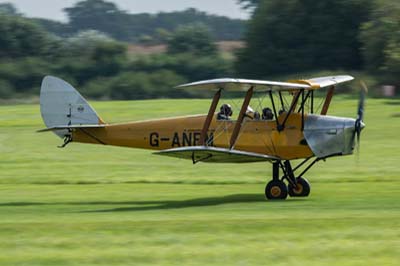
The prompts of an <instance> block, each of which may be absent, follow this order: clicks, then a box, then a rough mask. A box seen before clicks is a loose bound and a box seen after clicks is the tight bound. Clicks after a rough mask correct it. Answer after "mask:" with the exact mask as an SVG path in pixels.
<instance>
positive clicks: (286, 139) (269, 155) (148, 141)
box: [39, 75, 365, 200]
mask: <svg viewBox="0 0 400 266" xmlns="http://www.w3.org/2000/svg"><path fill="white" fill-rule="evenodd" d="M350 80H353V77H351V76H345V75H343V76H332V77H320V78H313V79H309V80H292V81H288V82H275V81H260V80H247V79H230V78H223V79H214V80H206V81H200V82H194V83H189V84H184V85H181V86H178V88H183V89H193V90H194V89H201V90H212V91H215V94H214V97H213V100H212V103H211V106H210V108H209V110H208V114H206V115H193V116H183V117H175V118H167V119H158V120H148V121H139V122H129V123H122V124H108V123H106V122H104V121H103V120H102V119H101V118H100V117H99V116H98V115H97V113H96V112H95V111H94V109H93V108H92V107H91V106H90V105H89V104H88V102H87V101H86V100H85V99H84V98H83V97H82V96H81V95H80V94H79V92H77V91H76V90H75V89H74V88H73V87H72V86H71V85H70V84H68V83H67V82H65V81H63V80H61V79H59V78H56V77H52V76H46V77H45V78H44V79H43V82H42V86H41V92H40V107H41V114H42V118H43V120H44V123H45V124H46V126H47V128H46V129H43V130H39V131H40V132H44V131H53V132H54V133H55V134H56V135H58V136H59V137H60V138H63V139H64V144H63V145H62V146H61V147H65V146H66V145H67V144H68V143H70V142H72V141H73V142H81V143H92V144H103V145H115V146H125V147H132V148H143V149H152V150H159V151H158V152H156V154H159V155H165V156H172V157H177V158H183V159H190V160H191V161H192V162H193V163H194V164H195V163H198V162H209V163H248V162H265V161H266V162H270V163H272V165H273V167H272V180H271V181H270V182H268V184H267V185H266V188H265V196H266V198H267V199H272V200H273V199H286V198H287V195H288V194H289V195H290V196H292V197H306V196H308V195H309V193H310V185H309V183H308V181H307V180H306V179H305V178H304V177H303V175H304V174H305V173H306V172H307V171H308V170H309V169H310V168H311V167H312V166H313V165H314V164H315V163H316V162H318V161H319V160H322V159H326V158H329V157H333V156H341V155H348V154H352V153H353V150H354V146H355V142H356V140H358V141H359V138H360V133H361V130H362V129H363V128H364V126H365V125H364V123H363V121H362V120H363V114H364V99H365V92H364V91H362V93H361V96H360V102H359V106H358V116H357V118H356V119H352V118H344V117H334V116H328V115H327V112H328V108H329V106H330V102H331V99H332V96H333V94H334V90H335V87H336V86H337V85H338V84H340V83H343V82H347V81H350ZM322 88H327V89H328V90H327V93H326V96H325V98H322V100H321V103H320V105H319V107H321V108H318V107H317V104H316V103H315V102H316V100H317V97H314V94H315V93H314V92H316V91H317V90H320V89H322ZM225 91H227V92H230V91H233V92H244V93H245V98H244V100H243V103H242V105H241V108H238V109H240V111H239V113H238V116H237V119H231V117H230V116H231V114H232V110H231V107H230V105H227V104H223V105H222V106H221V110H220V112H219V113H217V112H216V111H217V107H218V104H219V101H220V98H221V94H222V92H225ZM256 95H259V98H258V102H256V104H258V106H259V107H260V109H257V110H260V111H261V108H262V107H263V105H264V106H265V103H264V100H267V101H268V104H269V106H270V108H265V107H264V108H263V109H262V116H261V115H260V113H259V112H258V111H254V110H253V109H252V108H251V107H250V103H251V100H252V98H253V99H254V98H256V97H255V96H256ZM317 109H320V110H318V111H319V113H318V114H317V113H316V112H317ZM297 159H302V161H301V162H300V163H299V164H298V165H297V166H296V167H292V165H291V160H297ZM311 159H313V160H311ZM306 165H308V166H307V167H305V166H306ZM300 168H304V170H303V171H301V172H300V173H297V172H298V171H299V169H300ZM280 169H281V170H282V172H283V174H282V176H280V173H279V172H280ZM284 181H286V182H287V183H288V185H286V184H285V182H284Z"/></svg>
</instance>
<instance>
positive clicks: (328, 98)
mask: <svg viewBox="0 0 400 266" xmlns="http://www.w3.org/2000/svg"><path fill="white" fill-rule="evenodd" d="M334 92H335V86H331V87H330V88H329V90H328V92H327V94H326V98H325V102H324V106H323V107H322V110H321V115H326V114H327V113H328V109H329V105H330V104H331V101H332V97H333V93H334Z"/></svg>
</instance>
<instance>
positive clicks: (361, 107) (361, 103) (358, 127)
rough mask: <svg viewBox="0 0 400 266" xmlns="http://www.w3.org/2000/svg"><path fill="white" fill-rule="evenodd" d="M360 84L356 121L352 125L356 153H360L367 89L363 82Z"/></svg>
mask: <svg viewBox="0 0 400 266" xmlns="http://www.w3.org/2000/svg"><path fill="white" fill-rule="evenodd" d="M360 84H361V91H360V99H359V102H358V108H357V119H356V123H355V125H354V134H355V137H357V153H359V151H360V136H361V130H362V129H363V128H364V127H365V124H364V123H363V118H364V106H365V97H366V94H367V92H368V88H367V86H366V85H365V83H364V82H363V81H361V82H360Z"/></svg>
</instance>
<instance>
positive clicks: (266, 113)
mask: <svg viewBox="0 0 400 266" xmlns="http://www.w3.org/2000/svg"><path fill="white" fill-rule="evenodd" d="M262 118H263V119H266V120H271V119H273V118H274V114H273V113H272V110H271V108H268V107H266V108H264V109H263V110H262Z"/></svg>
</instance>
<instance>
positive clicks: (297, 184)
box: [265, 158, 319, 200]
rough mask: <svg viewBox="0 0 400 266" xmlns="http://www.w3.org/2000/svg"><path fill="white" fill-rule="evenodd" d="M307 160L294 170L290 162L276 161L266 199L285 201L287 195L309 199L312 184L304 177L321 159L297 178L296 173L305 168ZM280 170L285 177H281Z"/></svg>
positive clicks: (266, 191)
mask: <svg viewBox="0 0 400 266" xmlns="http://www.w3.org/2000/svg"><path fill="white" fill-rule="evenodd" d="M309 159H310V158H308V159H305V160H304V161H303V162H302V163H300V164H299V165H298V166H296V167H295V168H294V169H293V168H292V166H291V164H290V161H285V162H284V163H282V162H281V161H276V162H274V163H273V167H272V180H271V181H270V182H268V183H267V185H266V187H265V197H266V198H267V199H269V200H278V199H280V200H283V199H286V198H287V195H288V194H289V196H291V197H307V196H309V195H310V190H311V188H310V183H309V182H308V181H307V179H305V178H304V177H303V175H304V174H305V173H306V172H307V171H308V170H309V169H310V168H311V167H312V166H313V165H314V164H315V163H316V162H317V161H319V159H318V158H317V159H315V160H314V161H313V162H312V163H311V164H310V165H309V166H307V167H306V168H305V169H304V170H303V172H301V173H300V174H299V175H298V176H297V177H296V176H295V173H294V172H295V171H296V170H297V169H299V168H300V167H301V166H303V165H304V164H305V163H306V162H307V161H308V160H309ZM279 168H281V169H282V172H283V176H282V177H280V176H279ZM284 180H286V181H287V183H288V185H286V184H285V182H284Z"/></svg>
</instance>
